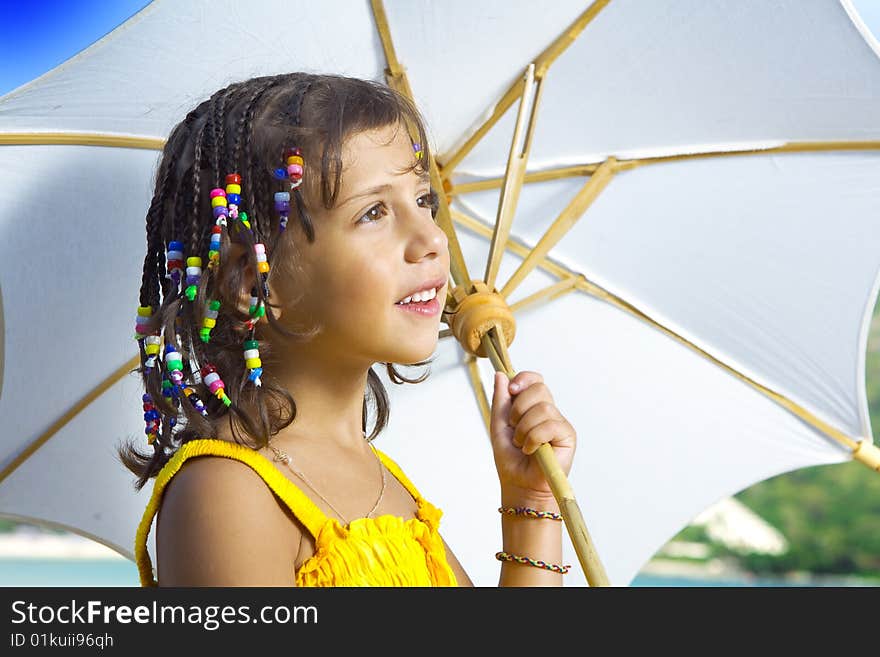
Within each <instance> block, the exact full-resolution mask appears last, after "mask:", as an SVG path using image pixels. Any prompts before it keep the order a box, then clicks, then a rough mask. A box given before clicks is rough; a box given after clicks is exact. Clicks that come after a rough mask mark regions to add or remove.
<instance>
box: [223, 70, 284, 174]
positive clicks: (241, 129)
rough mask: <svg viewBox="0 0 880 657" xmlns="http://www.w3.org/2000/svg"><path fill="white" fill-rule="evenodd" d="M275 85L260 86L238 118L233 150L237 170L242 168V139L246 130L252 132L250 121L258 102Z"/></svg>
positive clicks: (233, 159) (266, 83) (267, 83)
mask: <svg viewBox="0 0 880 657" xmlns="http://www.w3.org/2000/svg"><path fill="white" fill-rule="evenodd" d="M273 84H275V81H274V80H270V81H269V82H265V83H263V84H261V85H259V86H258V87H257V88H256V89H255V90H254V91H253V92H252V93H251V95H250V98H248V100H247V103H245V106H244V111H243V112H242V113H241V116H239V117H238V122H237V123H236V126H235V133H236V138H235V149H234V150H233V155H232V162H233V166H234V167H235V169H236V170H238V169H240V168H241V147H242V137H243V136H244V133H245V130H246V129H247V130H248V132H250V130H249V128H250V120H251V117H252V115H253V112H254V109H255V107H256V103H257V100H258V99H259V97H260V96H261V95H262V94H263V92H264V91H266V90H267V89H268V88H269V87H271V86H272V85H273Z"/></svg>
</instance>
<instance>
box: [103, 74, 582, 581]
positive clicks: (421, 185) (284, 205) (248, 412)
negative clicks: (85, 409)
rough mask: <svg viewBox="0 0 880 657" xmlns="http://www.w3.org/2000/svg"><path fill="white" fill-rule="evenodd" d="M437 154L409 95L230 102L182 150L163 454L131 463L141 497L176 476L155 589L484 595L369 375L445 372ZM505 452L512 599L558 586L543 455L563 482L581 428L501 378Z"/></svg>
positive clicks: (525, 376)
mask: <svg viewBox="0 0 880 657" xmlns="http://www.w3.org/2000/svg"><path fill="white" fill-rule="evenodd" d="M430 158H431V155H430V152H429V149H428V139H427V135H426V132H425V128H424V124H423V121H422V119H421V117H420V115H419V113H418V111H417V110H416V109H415V108H414V106H413V105H412V104H411V103H410V102H409V101H408V100H407V99H406V98H404V97H402V96H401V95H399V94H397V93H395V92H394V91H392V90H391V89H389V88H388V87H386V86H384V85H381V84H377V83H373V82H369V81H364V80H358V79H351V78H345V77H338V76H327V75H309V74H299V73H296V74H288V75H279V76H273V77H262V78H255V79H251V80H247V81H245V82H241V83H238V84H233V85H231V86H229V87H227V88H225V89H222V90H220V91H218V92H216V93H215V94H214V95H213V96H212V97H211V98H210V99H209V100H207V101H205V102H203V103H201V104H200V105H199V106H198V107H196V108H195V109H194V110H193V111H191V112H190V113H189V114H188V115H187V116H186V118H185V120H184V121H183V122H182V123H180V124H179V125H178V126H176V127H175V129H174V130H173V131H172V133H171V135H170V137H169V139H168V142H167V144H166V146H165V150H164V153H163V156H162V160H161V163H160V166H159V169H158V171H157V174H156V186H155V193H154V195H153V199H152V202H151V204H150V207H149V210H148V213H147V218H146V221H147V227H146V233H147V255H146V258H145V260H144V271H143V280H142V285H141V291H140V308H139V309H138V317H137V322H136V329H135V331H136V338H137V339H138V343H139V345H140V350H141V363H142V366H141V368H140V369H139V372H141V373H142V375H143V380H144V385H145V390H146V394H145V395H144V411H145V412H144V418H145V421H146V429H145V433H146V436H147V443H148V444H149V446H150V447H151V448H152V451H151V452H150V453H147V454H142V453H140V452H139V451H138V449H137V446H136V445H135V446H133V445H130V444H129V445H126V446H125V447H123V448H121V449H120V452H119V454H120V458H121V459H122V461H123V463H124V464H125V465H126V467H127V468H128V469H129V470H131V471H132V472H133V473H134V474H136V475H137V477H138V478H137V482H136V484H135V486H136V488H137V489H138V490H140V489H141V488H142V487H143V486H144V485H145V484H146V482H147V481H148V480H149V479H150V478H152V477H156V481H155V485H154V489H153V494H152V497H151V499H150V501H149V504H148V506H147V509H146V511H145V513H144V516H143V518H142V520H141V523H140V526H139V529H138V532H137V537H136V543H135V554H136V558H137V565H138V568H139V572H140V577H141V584H142V585H143V586H157V585H159V584H161V585H162V586H273V585H274V586H294V585H296V586H350V585H365V586H370V585H376V586H393V585H398V586H423V585H427V586H456V585H458V586H463V585H472V583H471V580H470V579H469V577H468V575H467V574H466V573H465V572H464V570H463V569H462V567H461V565H460V564H459V562H458V560H457V559H456V557H455V555H454V554H453V552H452V550H451V549H450V547H449V546H448V545H446V543H445V542H444V540H443V539H442V537H441V534H442V532H441V527H440V517H441V511H440V510H439V509H437V508H436V507H434V506H433V505H432V504H431V502H430V501H428V500H427V499H425V498H423V497H422V496H421V495H420V494H419V492H418V489H417V488H416V487H415V485H414V484H413V482H411V481H409V479H407V477H406V476H405V474H404V473H403V472H402V471H401V469H400V468H399V467H398V466H397V465H396V464H395V462H394V461H393V460H392V459H391V458H390V457H389V456H387V455H386V454H384V453H383V452H381V451H380V450H379V449H377V448H376V447H375V446H374V445H373V443H372V441H373V439H374V438H376V437H377V436H378V435H379V434H380V433H381V431H382V429H383V427H384V426H385V424H386V421H387V418H388V398H387V395H386V392H385V390H384V388H383V386H382V384H381V381H380V379H379V377H378V376H377V374H376V373H375V372H374V371H373V370H372V366H373V365H374V364H376V363H383V364H384V365H385V366H386V368H387V371H388V375H389V377H390V378H391V380H392V381H393V382H394V383H396V384H401V383H404V382H405V383H419V382H422V381H424V380H425V379H426V377H427V372H426V373H425V374H423V375H422V376H421V377H419V378H418V379H408V378H405V377H403V376H402V375H401V374H400V373H399V372H397V370H396V369H395V368H394V365H393V364H394V363H398V364H404V365H428V364H429V363H430V361H429V360H425V359H426V358H428V357H429V356H430V355H431V354H432V352H433V351H434V350H435V348H436V346H437V340H438V333H439V329H440V326H439V324H440V318H441V310H442V308H443V305H444V302H445V300H446V294H447V292H448V291H449V286H448V282H449V262H450V260H449V252H448V249H447V238H446V235H445V233H444V232H443V230H442V229H441V228H440V227H439V226H438V225H437V224H436V223H435V222H434V213H435V211H436V207H437V199H436V197H435V194H434V192H433V191H432V190H431V188H430V185H429V175H428V170H429V163H430V161H431V160H430ZM368 402H373V403H374V405H375V411H376V418H377V419H376V421H375V426H374V427H373V428H372V430H371V431H370V432H369V434H367V409H368ZM426 410H428V409H426ZM429 412H430V411H429ZM433 412H437V411H436V410H434V411H433ZM490 433H491V441H492V447H493V450H494V456H495V463H496V468H497V472H498V477H499V483H500V488H501V500H500V502H501V507H500V508H499V511H500V512H501V514H500V522H501V530H502V531H501V536H500V537H499V538H500V541H499V543H500V545H499V547H500V548H501V551H499V552H498V554H497V555H496V558H497V559H498V560H499V562H500V579H499V584H500V585H502V586H532V585H534V586H561V585H562V575H563V574H564V572H566V570H567V569H568V566H563V565H562V564H561V558H562V530H563V524H562V522H560V521H561V517H560V516H559V508H558V506H557V504H556V501H555V499H554V496H553V494H552V492H551V490H550V487H549V486H548V484H547V482H546V481H545V479H544V476H543V473H542V471H541V468H540V467H539V464H538V463H537V461H536V460H535V459H534V458H533V457H532V456H531V455H532V454H533V453H534V452H535V450H537V449H538V447H540V446H541V445H542V444H543V443H546V442H550V443H551V444H552V446H553V449H554V451H555V453H556V456H557V458H558V460H559V463H560V465H561V467H562V469H563V471H564V472H566V474H567V473H568V471H569V470H570V468H571V462H572V457H573V454H574V451H575V443H576V434H575V430H574V428H573V427H572V426H571V425H570V424H569V423H568V421H567V420H566V419H565V418H564V417H563V416H562V414H561V413H560V412H559V410H558V409H557V408H556V406H555V404H554V402H553V398H552V396H551V394H550V391H549V390H548V388H547V386H546V385H545V384H544V383H543V381H542V379H541V376H540V375H539V374H537V373H535V372H528V371H526V372H520V373H518V374H517V375H516V376H515V377H514V378H513V379H511V380H508V377H507V376H506V375H505V374H503V373H496V376H495V390H494V396H493V402H492V415H491V429H490ZM196 457H198V458H196ZM157 512H158V518H157V522H156V552H157V554H156V559H157V571H156V573H155V576H156V577H157V579H158V582H157V581H156V580H155V579H154V572H153V567H152V564H151V561H150V556H149V554H148V552H147V547H146V542H147V535H148V533H149V531H150V528H151V524H152V520H153V517H154V516H155V514H156V513H157ZM487 558H491V555H487Z"/></svg>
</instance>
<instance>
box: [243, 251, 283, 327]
mask: <svg viewBox="0 0 880 657" xmlns="http://www.w3.org/2000/svg"><path fill="white" fill-rule="evenodd" d="M260 284H261V283H258V282H257V279H256V277H255V275H254V268H253V267H251V265H249V264H248V265H245V267H244V270H243V271H242V289H241V290H239V297H238V310H239V311H241V312H242V313H244V314H245V315H247V314H248V313H249V312H250V309H251V290H253V289H254V287H256V286H257V285H260ZM268 285H269V301H271V300H272V299H277V298H278V296H277V294H276V293H275V290H274V287H273V285H272V277H271V276H270V277H269V281H268ZM270 312H271V313H273V314H274V316H275V319H281V308H280V307H274V308H269V307H268V306H267V307H266V312H265V313H264V314H263V316H262V317H260V323H261V324H268V323H269V318H268V316H267V314H268V313H270Z"/></svg>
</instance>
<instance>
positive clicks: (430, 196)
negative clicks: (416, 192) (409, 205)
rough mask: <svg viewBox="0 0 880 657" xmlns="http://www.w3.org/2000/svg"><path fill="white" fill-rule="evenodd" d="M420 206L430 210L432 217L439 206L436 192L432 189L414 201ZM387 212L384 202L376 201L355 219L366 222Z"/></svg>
mask: <svg viewBox="0 0 880 657" xmlns="http://www.w3.org/2000/svg"><path fill="white" fill-rule="evenodd" d="M416 202H417V203H418V205H419V207H421V208H425V209H428V210H430V211H431V216H432V217H433V216H434V215H435V214H436V213H437V207H438V206H439V198H438V197H437V194H436V193H435V192H434V191H433V190H432V191H430V192H428V193H427V194H422V195H421V196H420V197H419V199H418V201H416ZM386 214H388V212H387V210H386V208H385V204H384V203H376V205H374V206H373V207H371V208H370V209H369V210H367V211H366V212H365V213H364V214H362V215H361V217H360V218H359V219H358V220H357V222H356V223H365V222H364V219H367V220H368V221H367V222H366V223H369V222H372V221H378V220H379V219H381V218H382V217H384V216H385V215H386Z"/></svg>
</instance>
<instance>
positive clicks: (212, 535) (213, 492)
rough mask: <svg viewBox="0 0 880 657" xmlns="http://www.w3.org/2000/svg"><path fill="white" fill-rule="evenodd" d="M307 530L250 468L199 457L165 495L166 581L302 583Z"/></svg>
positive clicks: (159, 560)
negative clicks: (302, 538)
mask: <svg viewBox="0 0 880 657" xmlns="http://www.w3.org/2000/svg"><path fill="white" fill-rule="evenodd" d="M299 532H300V530H299V528H298V527H294V526H293V523H290V522H289V521H288V520H287V517H286V516H285V515H284V512H283V510H282V509H281V506H280V504H279V503H278V502H277V501H276V498H275V497H274V496H273V494H272V492H271V490H269V488H268V487H267V486H266V485H265V483H264V482H263V481H262V479H260V477H259V475H257V474H256V473H255V472H254V471H253V470H252V469H251V468H250V467H249V466H247V465H245V464H244V463H240V462H239V461H235V460H233V459H227V458H223V457H219V456H200V457H199V458H196V459H191V460H189V461H187V462H186V463H184V464H183V466H182V467H181V469H180V470H179V471H178V472H177V473H176V474H175V475H174V477H173V478H172V479H171V481H170V482H168V486H167V487H166V488H165V490H164V491H163V494H162V501H161V506H160V509H159V517H158V520H157V524H156V566H157V569H158V578H157V579H158V582H159V586H160V587H181V586H194V587H203V586H295V585H296V582H295V579H294V559H295V557H296V551H297V548H296V546H298V545H299V535H300V534H299Z"/></svg>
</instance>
